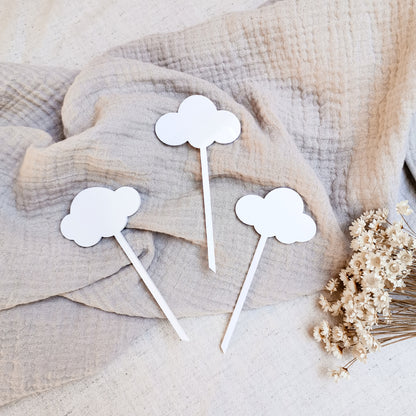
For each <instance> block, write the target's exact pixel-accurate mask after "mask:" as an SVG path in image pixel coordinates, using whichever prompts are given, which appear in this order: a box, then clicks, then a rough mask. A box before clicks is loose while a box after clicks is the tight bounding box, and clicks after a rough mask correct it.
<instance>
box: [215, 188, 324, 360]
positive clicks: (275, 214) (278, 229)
mask: <svg viewBox="0 0 416 416" xmlns="http://www.w3.org/2000/svg"><path fill="white" fill-rule="evenodd" d="M303 209H304V205H303V200H302V198H301V197H300V195H299V194H298V193H297V192H296V191H294V190H293V189H290V188H276V189H274V190H272V191H270V192H269V193H268V194H267V195H266V196H265V198H261V197H260V196H257V195H246V196H243V197H242V198H240V199H239V200H238V202H237V204H236V207H235V212H236V215H237V217H238V218H239V219H240V221H242V222H243V223H244V224H248V225H252V226H254V229H255V230H256V231H257V233H258V234H260V239H259V242H258V244H257V248H256V251H255V252H254V255H253V259H252V260H251V264H250V267H249V269H248V272H247V275H246V278H245V280H244V283H243V286H242V288H241V291H240V294H239V296H238V299H237V303H236V305H235V307H234V310H233V313H232V315H231V318H230V321H229V323H228V326H227V330H226V332H225V335H224V338H223V340H222V343H221V349H222V351H223V352H224V353H225V352H226V351H227V348H228V345H229V343H230V340H231V337H232V335H233V332H234V330H235V327H236V325H237V321H238V318H239V316H240V313H241V310H242V309H243V305H244V302H245V300H246V297H247V294H248V291H249V289H250V286H251V283H252V281H253V278H254V274H255V273H256V270H257V266H258V264H259V262H260V258H261V255H262V253H263V250H264V246H265V244H266V241H267V238H269V237H276V239H277V240H278V241H280V242H282V243H284V244H292V243H295V242H306V241H309V240H310V239H312V238H313V237H314V236H315V234H316V224H315V221H314V220H313V219H312V218H311V217H310V216H309V215H307V214H304V212H303Z"/></svg>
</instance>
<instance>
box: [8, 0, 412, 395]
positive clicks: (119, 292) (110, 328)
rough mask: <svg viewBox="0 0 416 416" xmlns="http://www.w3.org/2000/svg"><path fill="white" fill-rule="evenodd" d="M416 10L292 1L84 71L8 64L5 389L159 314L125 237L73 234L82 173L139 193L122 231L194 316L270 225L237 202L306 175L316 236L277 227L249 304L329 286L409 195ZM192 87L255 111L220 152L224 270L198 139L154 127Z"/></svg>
mask: <svg viewBox="0 0 416 416" xmlns="http://www.w3.org/2000/svg"><path fill="white" fill-rule="evenodd" d="M312 5H313V7H311V6H312ZM413 6H414V5H413V2H412V1H401V2H400V8H398V6H397V5H396V2H390V3H388V5H387V4H385V5H383V6H380V5H379V2H377V1H367V2H359V1H355V0H354V1H350V2H343V1H331V2H330V1H324V0H318V1H315V2H310V1H297V2H294V1H288V2H279V3H276V4H275V5H272V6H270V7H266V8H262V9H259V10H258V11H255V12H248V13H237V14H231V15H227V16H225V17H223V18H221V19H217V20H214V21H212V22H209V23H207V24H203V25H200V26H197V27H194V28H191V29H188V30H185V31H183V32H179V33H174V34H169V35H158V36H152V37H148V38H145V39H142V40H139V41H137V42H133V43H130V44H128V45H125V46H121V47H119V48H116V49H113V50H111V51H109V52H108V53H107V54H106V55H105V56H102V57H99V58H97V59H95V60H94V61H93V62H91V63H90V64H89V65H88V66H86V67H85V68H84V69H83V70H82V71H81V72H80V73H79V74H78V75H76V74H75V73H74V72H72V71H66V70H62V69H56V68H50V69H48V68H32V67H26V66H17V65H8V64H3V65H1V66H0V71H1V73H0V74H1V77H0V100H1V101H0V102H1V107H0V123H1V125H2V126H3V127H0V140H1V143H2V150H3V151H2V154H1V156H0V158H1V159H0V189H1V199H0V209H1V211H0V212H1V215H0V233H1V235H0V238H1V239H0V256H1V257H0V260H1V275H0V309H1V312H0V321H1V323H2V325H1V328H2V330H1V334H2V336H1V339H0V342H1V350H0V374H1V375H2V379H1V384H0V386H1V387H0V403H7V402H9V401H11V400H14V399H16V398H18V397H21V396H23V395H25V394H29V393H31V392H35V391H41V390H44V389H47V388H50V387H53V386H54V385H58V384H60V383H63V382H66V381H69V380H73V379H76V378H80V377H83V376H85V375H87V374H91V372H93V371H94V370H96V369H97V368H99V367H100V366H101V365H103V363H105V362H106V361H108V360H110V359H111V358H112V357H113V356H114V355H115V354H116V353H117V352H118V351H121V350H122V349H123V348H124V347H125V346H126V344H127V343H128V342H130V341H131V340H132V339H133V338H134V337H140V336H141V335H143V333H144V330H145V328H146V327H147V326H149V325H150V324H151V323H152V322H153V321H150V320H146V319H142V318H143V317H146V318H151V317H161V316H162V315H161V313H160V311H159V310H158V308H157V307H156V305H155V304H154V302H153V300H152V299H151V297H150V295H149V294H148V292H147V291H146V289H145V288H144V286H143V285H142V283H141V282H140V281H139V279H138V276H137V274H136V273H135V272H134V270H133V269H132V267H131V266H129V262H128V260H127V258H126V257H125V256H124V254H123V252H122V251H121V249H120V248H119V247H118V246H117V244H116V242H115V241H114V240H113V239H104V240H103V241H101V242H100V243H99V244H98V245H97V246H95V247H92V248H88V249H85V248H81V247H78V246H77V245H76V244H75V243H73V242H71V241H68V240H65V239H64V238H63V237H62V236H61V234H60V233H59V222H60V220H61V219H62V218H63V216H64V215H65V214H66V213H67V212H68V209H69V205H70V202H71V200H72V198H73V197H74V196H75V195H76V194H77V193H78V192H79V191H81V190H82V189H84V188H85V187H88V186H94V185H100V186H107V187H109V188H112V189H115V188H117V187H119V186H123V185H129V186H133V187H134V188H136V189H137V190H138V191H139V192H140V194H141V195H142V197H143V203H142V207H141V209H140V210H139V212H138V213H137V214H135V215H134V216H133V217H131V218H130V221H129V224H128V228H129V230H127V231H125V232H124V233H125V236H126V238H127V240H128V241H129V242H130V244H131V245H132V247H133V248H134V250H135V252H136V253H137V254H138V255H139V256H140V258H141V260H142V261H143V263H144V264H145V266H146V267H147V268H148V271H149V274H150V275H151V276H152V278H153V279H154V281H155V283H156V284H157V286H158V287H159V289H160V291H161V292H162V293H163V294H164V295H165V297H166V300H167V301H168V303H169V304H170V306H171V308H172V309H173V311H174V312H175V313H176V314H177V316H179V317H181V316H182V317H183V316H198V315H204V314H214V313H221V312H229V311H231V310H232V308H233V305H234V303H235V300H236V297H237V295H238V292H239V290H240V287H241V284H242V281H243V279H244V276H245V273H246V271H247V267H248V265H249V263H250V260H251V256H252V254H253V252H254V249H255V246H256V242H257V240H258V235H257V234H256V233H255V231H254V230H253V229H252V228H251V227H248V226H246V225H244V224H242V223H240V222H239V221H238V219H237V218H236V217H235V214H234V205H235V202H236V201H237V199H238V198H239V197H241V196H243V195H245V194H247V193H255V194H258V195H262V196H264V195H265V194H266V193H267V192H268V191H270V190H271V189H273V188H274V187H278V186H289V187H291V188H294V189H296V190H297V191H298V192H299V193H300V194H301V195H302V196H303V198H304V200H305V203H306V205H307V207H308V210H309V211H310V213H311V214H312V216H313V217H314V219H315V220H316V222H317V225H318V234H317V236H316V237H315V238H314V239H313V240H311V241H310V242H308V243H303V244H294V245H291V246H286V245H283V244H280V243H278V242H277V241H276V240H275V239H269V241H268V242H267V245H266V248H265V250H264V253H263V256H262V259H261V262H260V266H259V269H258V271H257V273H256V278H255V281H254V283H253V286H252V288H251V290H250V294H249V297H248V300H247V303H246V305H247V307H249V308H257V307H261V306H263V305H267V304H273V303H277V302H279V301H281V300H285V299H291V298H293V297H296V296H300V295H305V294H310V293H313V292H315V291H317V290H320V289H321V288H322V286H323V284H324V282H325V281H326V280H327V279H328V278H329V277H331V276H333V275H334V274H336V273H337V271H338V269H339V268H340V267H341V266H342V264H343V263H344V261H345V259H346V256H347V249H348V239H347V236H346V233H345V231H346V227H347V226H348V223H349V222H350V221H351V219H352V218H353V217H355V216H356V215H358V214H359V213H360V212H361V211H362V210H363V209H369V208H374V207H379V206H386V205H387V206H391V205H392V204H393V203H394V202H395V201H396V198H397V196H398V192H399V182H400V175H401V171H402V167H403V164H404V160H405V157H406V149H407V146H408V132H409V126H410V122H411V116H412V114H413V113H414V111H415V108H416V83H415V79H416V76H415V75H416V74H415V65H414V63H415V48H416V31H415V30H414V29H415V17H414V7H413ZM323 9H324V10H325V11H326V12H325V13H322V10H323ZM75 75H76V76H75ZM191 94H203V95H206V96H208V97H209V98H210V99H212V100H213V101H214V102H215V103H216V104H217V106H218V107H219V108H222V109H227V110H230V111H232V112H234V113H235V114H236V115H237V116H238V117H239V119H240V120H241V122H242V135H241V138H240V139H238V140H237V141H236V142H234V143H232V144H230V145H218V144H214V145H212V146H210V147H209V149H208V155H209V168H210V177H211V192H212V209H213V222H214V236H215V243H216V255H217V273H216V274H214V273H212V272H210V271H209V270H208V267H207V259H206V242H205V231H204V217H203V206H202V186H201V173H200V162H199V155H198V152H197V151H196V150H195V149H193V148H191V147H190V146H188V145H183V146H179V147H177V148H172V147H169V146H165V145H163V144H162V143H161V142H160V141H159V140H158V139H157V138H156V136H155V134H154V123H155V122H156V120H157V119H158V118H159V117H160V115H161V114H163V113H166V112H169V111H176V109H177V107H178V105H179V103H180V102H181V101H182V100H183V99H184V98H186V97H187V96H188V95H191ZM62 102H63V104H62ZM60 115H62V118H61V117H60ZM49 298H51V299H49ZM108 312H110V313H108ZM133 317H136V318H133ZM93 322H98V324H97V325H94V324H93ZM35 324H36V331H34V330H33V325H35ZM16 328H17V329H18V331H17V332H16V331H15V329H16ZM92 328H93V329H92ZM115 331H116V332H117V333H116V332H115ZM189 335H190V336H191V337H192V334H189ZM143 336H145V335H143ZM172 336H175V335H174V333H172ZM212 342H214V343H216V342H219V340H217V339H213V340H212ZM56 345H59V346H60V348H54V347H55V346H56ZM69 345H71V346H72V345H73V346H74V348H68V346H69ZM62 349H63V350H65V354H63V353H62ZM34 350H36V360H34V359H33V351H34ZM42 363H45V365H43V364H42ZM46 363H48V364H49V366H46ZM54 364H56V366H54ZM55 369H56V371H55Z"/></svg>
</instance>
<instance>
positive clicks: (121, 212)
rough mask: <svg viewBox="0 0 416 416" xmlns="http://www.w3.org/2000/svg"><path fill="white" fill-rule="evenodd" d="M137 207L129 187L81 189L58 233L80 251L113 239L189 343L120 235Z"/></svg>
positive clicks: (172, 323) (178, 332)
mask: <svg viewBox="0 0 416 416" xmlns="http://www.w3.org/2000/svg"><path fill="white" fill-rule="evenodd" d="M140 204H141V198H140V195H139V193H138V192H137V191H136V190H135V189H134V188H131V187H129V186H123V187H121V188H119V189H117V190H116V191H112V190H111V189H108V188H103V187H98V186H96V187H92V188H87V189H84V190H83V191H81V192H80V193H79V194H77V195H76V196H75V198H74V199H73V201H72V203H71V208H70V213H69V214H68V215H66V216H65V217H64V218H63V220H62V221H61V232H62V234H63V236H64V237H65V238H67V239H69V240H73V241H75V242H76V243H77V244H78V245H79V246H81V247H91V246H93V245H95V244H97V243H98V242H99V241H100V240H101V238H102V237H114V238H115V239H116V240H117V242H118V243H119V245H120V247H121V248H122V249H123V251H124V253H125V254H126V256H127V257H128V259H129V260H130V262H131V264H132V265H133V267H134V268H135V269H136V271H137V273H138V274H139V276H140V277H141V279H142V281H143V283H144V284H145V285H146V287H147V288H148V290H149V292H150V293H151V294H152V296H153V298H154V299H155V301H156V302H157V303H158V305H159V306H160V308H161V309H162V311H163V313H164V314H165V316H166V318H167V319H168V320H169V322H170V323H171V325H172V326H173V328H174V329H175V331H176V333H177V334H178V336H179V337H180V339H182V340H185V341H188V340H189V338H188V337H187V335H186V334H185V331H184V330H183V329H182V327H181V326H180V324H179V322H178V320H177V319H176V317H175V315H174V314H173V312H172V311H171V309H170V308H169V306H168V304H167V303H166V301H165V299H164V298H163V296H162V295H161V293H160V292H159V290H158V288H157V287H156V285H155V284H154V283H153V280H152V279H151V278H150V276H149V274H148V273H147V270H146V269H145V268H144V267H143V265H142V263H141V262H140V260H139V259H138V258H137V256H136V255H135V253H134V251H133V249H132V248H131V247H130V245H129V243H128V242H127V240H126V239H125V238H124V236H123V234H122V233H121V231H122V230H123V229H124V228H125V227H126V225H127V221H128V217H129V216H130V215H133V214H134V213H135V212H136V211H137V210H138V209H139V208H140Z"/></svg>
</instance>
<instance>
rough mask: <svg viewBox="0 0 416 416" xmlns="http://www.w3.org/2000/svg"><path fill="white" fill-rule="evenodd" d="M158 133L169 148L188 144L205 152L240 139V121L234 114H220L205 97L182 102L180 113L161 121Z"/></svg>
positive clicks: (169, 114) (157, 127) (166, 116)
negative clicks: (216, 145) (206, 148)
mask: <svg viewBox="0 0 416 416" xmlns="http://www.w3.org/2000/svg"><path fill="white" fill-rule="evenodd" d="M155 132H156V135H157V137H158V138H159V140H160V141H162V142H163V143H165V144H168V145H169V146H179V145H181V144H184V143H186V142H189V144H190V145H191V146H192V147H195V148H197V149H201V148H202V147H208V146H209V145H211V144H212V143H214V142H217V143H221V144H227V143H232V142H233V141H234V140H236V139H237V138H238V136H239V135H240V132H241V125H240V120H239V119H238V118H237V117H236V116H235V115H234V114H233V113H231V112H230V111H226V110H217V107H216V106H215V104H214V103H213V102H212V101H211V100H210V99H209V98H207V97H204V96H203V95H191V96H190V97H188V98H186V99H185V100H183V101H182V103H181V104H180V106H179V108H178V112H177V113H167V114H165V115H163V116H162V117H160V118H159V120H158V121H157V123H156V126H155Z"/></svg>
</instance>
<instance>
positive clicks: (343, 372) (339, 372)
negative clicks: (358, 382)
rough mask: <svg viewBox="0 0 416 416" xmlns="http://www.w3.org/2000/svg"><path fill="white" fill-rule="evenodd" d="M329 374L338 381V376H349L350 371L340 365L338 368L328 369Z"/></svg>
mask: <svg viewBox="0 0 416 416" xmlns="http://www.w3.org/2000/svg"><path fill="white" fill-rule="evenodd" d="M328 372H329V375H330V376H331V377H332V378H333V379H334V380H335V381H336V382H338V381H339V379H340V378H349V377H350V373H349V372H348V369H347V368H344V367H341V368H339V369H338V370H328Z"/></svg>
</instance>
